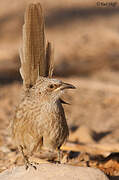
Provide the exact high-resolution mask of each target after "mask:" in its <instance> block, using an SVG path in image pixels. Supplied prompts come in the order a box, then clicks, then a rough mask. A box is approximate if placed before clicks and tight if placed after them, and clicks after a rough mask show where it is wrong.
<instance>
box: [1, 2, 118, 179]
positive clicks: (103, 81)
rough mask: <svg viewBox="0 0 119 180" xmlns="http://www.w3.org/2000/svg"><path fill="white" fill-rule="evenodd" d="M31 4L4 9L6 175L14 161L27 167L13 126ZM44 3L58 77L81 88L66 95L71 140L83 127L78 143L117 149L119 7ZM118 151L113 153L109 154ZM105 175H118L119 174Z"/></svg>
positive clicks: (3, 140)
mask: <svg viewBox="0 0 119 180" xmlns="http://www.w3.org/2000/svg"><path fill="white" fill-rule="evenodd" d="M26 2H28V1H24V0H21V1H15V0H12V1H11V0H6V1H3V0H2V1H1V5H0V157H1V158H0V170H1V171H3V170H4V169H6V168H8V167H9V166H11V165H13V164H15V162H16V163H17V164H20V163H22V161H21V159H20V158H19V155H18V152H17V150H16V147H14V144H13V142H12V140H11V137H10V128H9V125H10V122H11V118H12V116H13V111H14V108H15V105H16V103H17V101H18V99H19V96H20V93H21V90H22V83H21V81H20V80H21V77H20V75H19V72H18V71H19V70H18V69H19V66H20V63H19V55H18V49H19V47H20V44H21V39H22V36H21V35H22V25H23V14H24V9H25V6H26ZM41 3H42V5H43V7H44V10H45V16H46V31H47V37H48V39H49V40H51V41H53V42H54V46H55V72H54V74H55V77H57V78H59V79H62V80H64V81H66V82H69V83H72V84H74V85H75V86H76V87H77V89H76V90H75V91H73V92H66V94H65V96H64V99H65V100H66V101H68V102H69V103H70V104H71V105H64V108H65V111H66V116H67V121H68V124H69V127H70V131H71V135H73V133H75V132H76V131H77V130H79V129H80V128H81V127H83V128H84V129H83V131H79V132H78V133H77V135H76V138H77V139H78V140H77V141H78V144H80V143H84V144H85V145H86V144H89V143H93V144H100V145H101V144H105V143H106V144H108V145H110V147H112V146H113V145H114V147H115V144H118V143H119V98H118V96H119V78H118V77H119V71H118V70H119V23H118V19H119V3H117V5H116V7H108V6H107V7H98V6H97V5H96V1H93V0H90V1H87V0H85V2H84V1H82V0H75V1H73V0H68V1H67V3H64V1H63V0H60V2H58V1H55V0H52V1H48V0H46V1H43V0H41ZM88 136H89V137H90V138H89V139H86V138H84V137H88ZM79 137H80V138H79ZM71 139H72V138H71V137H70V139H69V141H70V140H71ZM73 143H74V142H73ZM118 150H119V148H117V150H115V149H113V148H112V151H111V150H110V152H115V151H116V152H118ZM79 152H80V150H79ZM16 153H17V155H18V156H17V160H16V159H15V158H14V157H16V156H15V154H16ZM117 159H118V156H117V155H116V160H117ZM3 162H4V165H3ZM8 162H9V163H8ZM116 163H117V164H116V165H117V166H119V165H118V162H117V161H116ZM7 164H8V165H7ZM111 167H113V165H112V164H111ZM101 168H102V167H101ZM102 170H104V168H102ZM104 171H105V170H104ZM106 173H107V174H111V175H112V176H114V175H115V176H116V175H119V171H118V170H117V172H116V173H115V172H114V171H113V170H112V171H111V173H110V172H107V171H106ZM113 178H114V177H113Z"/></svg>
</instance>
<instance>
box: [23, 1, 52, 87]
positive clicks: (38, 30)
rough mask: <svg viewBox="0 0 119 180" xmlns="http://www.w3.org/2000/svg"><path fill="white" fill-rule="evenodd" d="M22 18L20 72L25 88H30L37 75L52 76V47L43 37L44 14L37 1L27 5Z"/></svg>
mask: <svg viewBox="0 0 119 180" xmlns="http://www.w3.org/2000/svg"><path fill="white" fill-rule="evenodd" d="M24 19H25V23H24V25H23V41H22V47H21V49H20V60H21V68H20V74H21V76H22V79H23V84H24V86H25V88H30V87H32V86H33V85H34V84H35V83H36V80H37V79H38V77H39V76H44V77H47V76H48V77H49V78H51V77H52V74H53V47H52V44H51V43H50V42H47V40H46V37H45V31H44V29H45V26H44V15H43V10H42V7H41V4H40V3H39V2H37V3H30V4H29V5H28V7H27V8H26V12H25V17H24Z"/></svg>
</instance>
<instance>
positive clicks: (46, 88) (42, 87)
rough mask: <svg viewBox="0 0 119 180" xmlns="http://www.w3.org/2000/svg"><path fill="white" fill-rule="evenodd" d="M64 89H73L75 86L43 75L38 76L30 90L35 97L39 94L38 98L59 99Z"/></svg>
mask: <svg viewBox="0 0 119 180" xmlns="http://www.w3.org/2000/svg"><path fill="white" fill-rule="evenodd" d="M66 89H75V86H73V85H71V84H68V83H64V82H62V81H60V80H57V79H50V78H45V77H40V78H39V79H38V80H37V82H36V84H35V85H34V86H33V87H32V90H33V91H34V92H35V95H36V96H37V97H38V96H39V97H40V98H44V99H49V100H50V99H52V100H53V99H54V100H57V99H59V98H60V96H61V95H62V93H63V92H64V90H66Z"/></svg>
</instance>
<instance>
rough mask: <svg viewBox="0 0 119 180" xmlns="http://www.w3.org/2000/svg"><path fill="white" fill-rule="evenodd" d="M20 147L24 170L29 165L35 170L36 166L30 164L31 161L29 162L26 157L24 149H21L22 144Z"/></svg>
mask: <svg viewBox="0 0 119 180" xmlns="http://www.w3.org/2000/svg"><path fill="white" fill-rule="evenodd" d="M20 149H21V152H22V155H23V158H24V162H25V167H26V170H27V169H28V168H29V166H32V167H33V168H34V169H35V170H36V166H34V165H33V164H31V163H30V162H29V159H28V157H27V156H26V155H25V154H24V150H23V147H22V146H20Z"/></svg>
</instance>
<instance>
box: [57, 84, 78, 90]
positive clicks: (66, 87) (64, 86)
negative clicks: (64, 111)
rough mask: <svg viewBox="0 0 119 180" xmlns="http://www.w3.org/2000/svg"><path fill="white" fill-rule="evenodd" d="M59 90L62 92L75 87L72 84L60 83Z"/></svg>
mask: <svg viewBox="0 0 119 180" xmlns="http://www.w3.org/2000/svg"><path fill="white" fill-rule="evenodd" d="M60 89H61V90H64V89H76V87H75V86H73V85H72V84H68V83H62V85H61V87H60Z"/></svg>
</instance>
